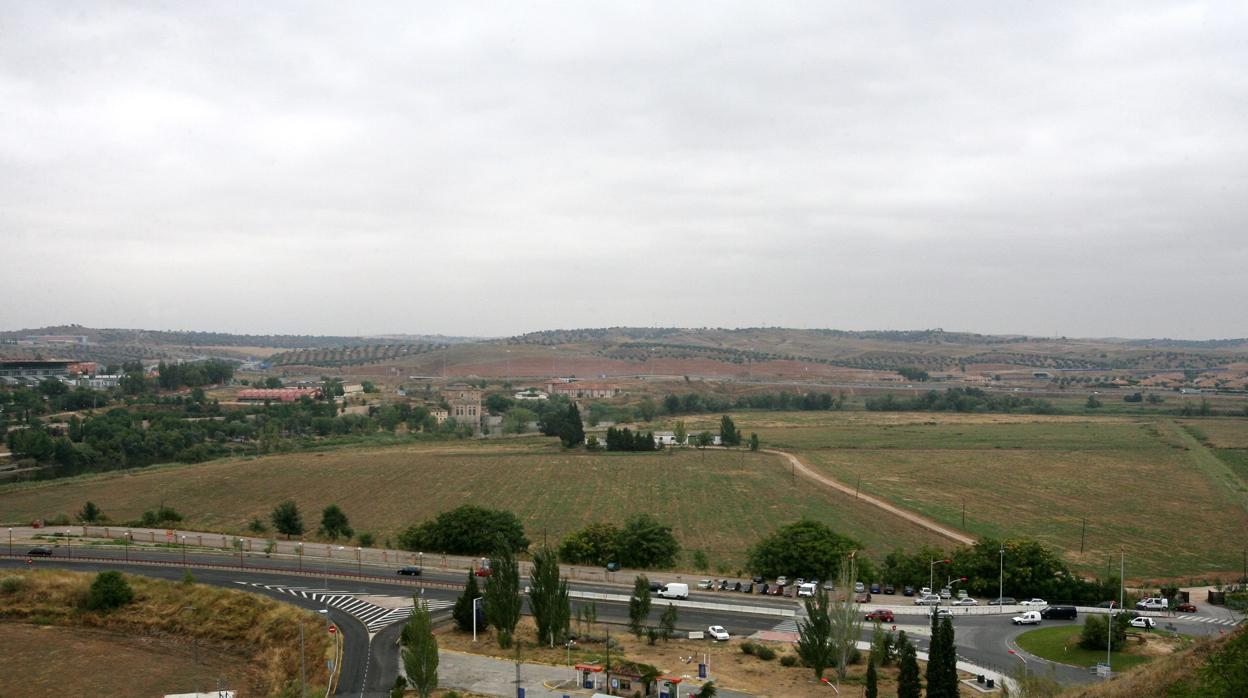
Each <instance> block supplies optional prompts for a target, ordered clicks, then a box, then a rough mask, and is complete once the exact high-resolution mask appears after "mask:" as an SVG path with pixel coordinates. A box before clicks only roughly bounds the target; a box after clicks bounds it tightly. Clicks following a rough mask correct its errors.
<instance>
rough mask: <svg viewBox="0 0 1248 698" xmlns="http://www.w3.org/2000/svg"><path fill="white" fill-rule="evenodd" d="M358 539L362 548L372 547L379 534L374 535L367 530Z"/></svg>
mask: <svg viewBox="0 0 1248 698" xmlns="http://www.w3.org/2000/svg"><path fill="white" fill-rule="evenodd" d="M357 540H358V542H359V544H360V547H361V548H371V547H373V543H376V542H377V536H374V535H373V534H371V533H368V532H367V531H365V532H364V533H361V534H360V536H359V538H358V539H357Z"/></svg>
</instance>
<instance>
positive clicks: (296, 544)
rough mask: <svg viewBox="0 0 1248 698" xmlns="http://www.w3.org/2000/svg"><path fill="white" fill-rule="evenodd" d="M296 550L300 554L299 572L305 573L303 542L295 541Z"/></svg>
mask: <svg viewBox="0 0 1248 698" xmlns="http://www.w3.org/2000/svg"><path fill="white" fill-rule="evenodd" d="M295 552H296V553H298V554H299V574H303V543H295Z"/></svg>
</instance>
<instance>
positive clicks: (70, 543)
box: [65, 528, 74, 557]
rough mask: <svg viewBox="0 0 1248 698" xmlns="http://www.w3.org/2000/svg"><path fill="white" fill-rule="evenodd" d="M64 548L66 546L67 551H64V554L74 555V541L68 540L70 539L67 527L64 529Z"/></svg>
mask: <svg viewBox="0 0 1248 698" xmlns="http://www.w3.org/2000/svg"><path fill="white" fill-rule="evenodd" d="M65 548H66V551H67V552H66V555H68V556H69V557H73V556H74V542H73V541H72V540H70V539H69V529H68V528H67V529H65Z"/></svg>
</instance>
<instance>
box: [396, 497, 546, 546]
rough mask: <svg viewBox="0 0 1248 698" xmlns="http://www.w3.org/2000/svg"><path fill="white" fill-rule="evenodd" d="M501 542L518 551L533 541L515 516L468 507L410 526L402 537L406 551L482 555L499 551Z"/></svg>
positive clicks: (508, 512) (498, 510) (497, 510)
mask: <svg viewBox="0 0 1248 698" xmlns="http://www.w3.org/2000/svg"><path fill="white" fill-rule="evenodd" d="M500 540H501V541H502V542H503V544H505V545H506V546H507V547H508V548H510V549H511V550H513V551H515V552H520V551H522V550H524V549H525V548H527V547H529V540H528V539H527V538H525V537H524V526H523V525H521V523H520V519H518V518H516V515H515V514H513V513H511V512H510V511H502V510H500V509H486V508H484V507H478V506H473V505H471V504H465V505H463V506H461V507H458V508H456V509H452V510H450V511H444V512H442V513H441V514H438V515H437V517H436V518H434V519H431V520H429V521H425V522H424V523H421V524H418V525H416V526H410V527H408V529H407V530H405V531H403V532H402V533H401V534H399V547H400V548H402V549H404V550H422V551H430V550H432V551H436V552H440V553H452V554H456V555H481V554H487V553H490V552H492V551H494V550H496V549H497V548H498V545H499V542H500Z"/></svg>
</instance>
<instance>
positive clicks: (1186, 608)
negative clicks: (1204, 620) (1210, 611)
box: [1174, 603, 1196, 613]
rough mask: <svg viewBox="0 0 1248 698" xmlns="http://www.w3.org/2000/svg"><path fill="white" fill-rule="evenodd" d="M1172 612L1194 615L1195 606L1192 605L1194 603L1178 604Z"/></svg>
mask: <svg viewBox="0 0 1248 698" xmlns="http://www.w3.org/2000/svg"><path fill="white" fill-rule="evenodd" d="M1174 610H1176V611H1178V612H1179V613H1195V612H1196V604H1194V603H1181V604H1179V605H1178V606H1175V607H1174Z"/></svg>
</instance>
